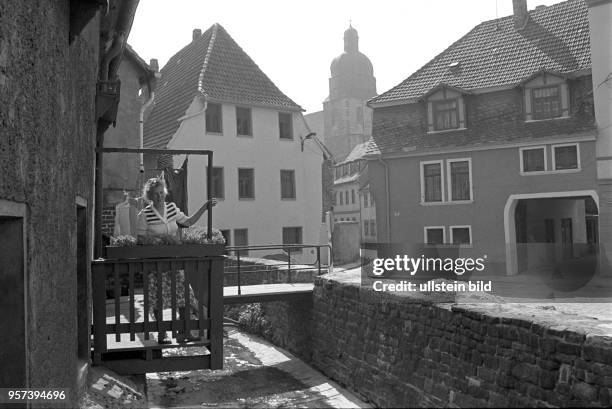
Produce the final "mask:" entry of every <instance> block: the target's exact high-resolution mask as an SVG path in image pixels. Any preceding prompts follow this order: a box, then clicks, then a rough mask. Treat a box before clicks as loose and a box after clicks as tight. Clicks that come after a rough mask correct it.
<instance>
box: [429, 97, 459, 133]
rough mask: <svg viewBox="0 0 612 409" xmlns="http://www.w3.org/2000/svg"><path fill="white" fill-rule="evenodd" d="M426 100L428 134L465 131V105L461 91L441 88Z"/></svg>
mask: <svg viewBox="0 0 612 409" xmlns="http://www.w3.org/2000/svg"><path fill="white" fill-rule="evenodd" d="M425 100H426V103H427V132H428V133H434V132H444V131H452V130H455V129H465V104H464V101H463V94H462V93H461V92H460V91H459V90H456V89H453V88H449V87H446V86H440V87H437V88H436V89H434V90H432V91H431V93H430V94H429V95H427V96H426V97H425Z"/></svg>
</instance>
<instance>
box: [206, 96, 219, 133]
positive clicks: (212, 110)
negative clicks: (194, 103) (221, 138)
mask: <svg viewBox="0 0 612 409" xmlns="http://www.w3.org/2000/svg"><path fill="white" fill-rule="evenodd" d="M221 122H222V121H221V104H213V103H208V106H207V107H206V132H213V133H221V132H222V129H223V128H222V123H221Z"/></svg>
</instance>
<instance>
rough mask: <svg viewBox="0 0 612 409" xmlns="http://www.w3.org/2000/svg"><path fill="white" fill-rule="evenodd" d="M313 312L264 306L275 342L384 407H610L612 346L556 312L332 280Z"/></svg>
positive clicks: (319, 283)
mask: <svg viewBox="0 0 612 409" xmlns="http://www.w3.org/2000/svg"><path fill="white" fill-rule="evenodd" d="M308 307H309V305H299V304H296V303H281V302H277V303H269V304H267V305H265V307H264V308H265V313H266V320H268V321H269V322H270V323H271V324H272V325H271V328H272V329H273V333H272V336H271V340H272V341H273V342H275V343H277V344H278V345H280V346H282V347H285V348H287V349H288V350H290V351H291V352H293V353H295V354H297V355H298V356H301V357H303V358H304V359H306V360H308V361H309V362H311V363H312V364H313V365H314V366H315V367H317V368H319V369H320V370H321V371H322V372H324V373H325V374H326V375H327V376H329V377H331V378H332V379H334V380H335V381H337V382H339V383H340V384H342V385H344V386H346V387H348V388H349V389H351V390H353V391H355V392H357V393H359V394H360V395H362V396H363V397H364V398H365V399H367V400H369V401H371V402H372V403H373V404H375V405H377V406H379V407H404V406H408V407H414V406H437V407H442V406H459V407H472V406H478V407H482V406H494V407H508V406H510V407H512V406H523V407H536V406H537V407H540V406H549V405H553V406H610V405H611V404H612V339H611V338H609V337H605V336H600V335H596V334H597V330H593V332H589V331H587V330H585V329H584V328H585V325H588V324H589V322H587V323H585V322H582V321H580V320H578V319H577V318H574V321H573V322H570V321H567V319H566V320H564V321H563V322H564V324H565V325H557V324H551V322H559V321H558V318H559V317H557V321H555V320H554V319H552V318H550V317H553V316H554V314H555V313H556V312H555V311H550V314H552V315H551V316H550V317H549V319H550V320H549V321H546V320H538V319H536V318H531V317H529V316H528V315H518V313H510V312H497V313H491V312H490V311H489V310H491V309H494V308H495V309H498V310H499V305H498V306H496V307H492V306H491V305H489V306H488V307H487V306H485V305H481V306H478V305H476V306H472V307H470V308H467V307H462V306H458V305H451V304H437V305H436V304H433V303H428V302H425V301H422V300H421V301H419V300H414V299H412V300H411V299H408V298H406V297H402V296H398V295H395V294H389V293H384V294H383V293H376V292H374V291H372V290H369V289H361V288H359V286H358V285H357V284H350V283H348V284H347V283H339V282H338V281H334V280H331V279H328V278H318V279H317V280H316V284H315V291H314V296H313V300H312V309H311V310H310V311H308ZM545 311H548V310H545ZM565 317H568V316H565ZM569 317H570V318H571V317H572V316H569ZM580 328H582V329H580ZM600 333H601V330H600Z"/></svg>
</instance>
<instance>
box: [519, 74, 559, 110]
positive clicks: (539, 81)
mask: <svg viewBox="0 0 612 409" xmlns="http://www.w3.org/2000/svg"><path fill="white" fill-rule="evenodd" d="M524 87H525V88H524V90H525V91H524V92H525V119H526V120H527V121H541V120H550V119H555V118H567V117H569V90H568V84H567V82H566V80H565V79H564V78H561V77H558V76H555V75H552V74H550V73H543V74H542V75H539V76H537V77H535V78H533V79H532V80H530V81H528V82H527V83H526V84H525V85H524Z"/></svg>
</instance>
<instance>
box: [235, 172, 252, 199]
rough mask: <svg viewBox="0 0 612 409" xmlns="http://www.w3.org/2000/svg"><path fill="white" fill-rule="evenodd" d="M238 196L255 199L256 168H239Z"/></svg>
mask: <svg viewBox="0 0 612 409" xmlns="http://www.w3.org/2000/svg"><path fill="white" fill-rule="evenodd" d="M238 198H239V199H255V170H254V169H244V168H241V169H238Z"/></svg>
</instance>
